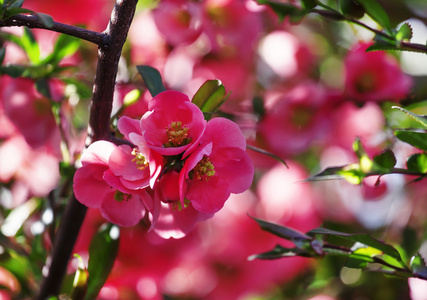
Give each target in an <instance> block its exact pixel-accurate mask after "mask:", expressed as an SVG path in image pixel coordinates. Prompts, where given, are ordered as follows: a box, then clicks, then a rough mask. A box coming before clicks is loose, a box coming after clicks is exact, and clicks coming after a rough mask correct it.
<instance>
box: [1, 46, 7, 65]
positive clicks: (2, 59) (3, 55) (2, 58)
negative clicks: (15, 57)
mask: <svg viewBox="0 0 427 300" xmlns="http://www.w3.org/2000/svg"><path fill="white" fill-rule="evenodd" d="M5 56H6V48H0V65H2V64H3V61H4V57H5Z"/></svg>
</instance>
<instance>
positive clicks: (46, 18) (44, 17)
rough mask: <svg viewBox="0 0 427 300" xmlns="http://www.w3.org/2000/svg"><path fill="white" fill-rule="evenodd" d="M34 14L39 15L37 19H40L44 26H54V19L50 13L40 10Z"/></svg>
mask: <svg viewBox="0 0 427 300" xmlns="http://www.w3.org/2000/svg"><path fill="white" fill-rule="evenodd" d="M34 15H35V16H36V17H37V19H39V20H40V22H42V23H43V25H44V26H46V27H47V28H52V26H53V24H54V21H53V18H52V17H51V16H50V15H48V14H44V13H39V12H35V13H34Z"/></svg>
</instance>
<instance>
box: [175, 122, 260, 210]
mask: <svg viewBox="0 0 427 300" xmlns="http://www.w3.org/2000/svg"><path fill="white" fill-rule="evenodd" d="M245 149H246V140H245V138H244V136H243V134H242V133H241V131H240V128H239V127H238V125H237V124H235V123H234V122H232V121H230V120H227V119H224V118H214V119H212V120H210V121H209V122H208V124H207V126H206V130H205V133H204V134H203V137H202V139H201V141H200V145H199V147H198V148H197V149H196V150H194V152H193V153H192V154H191V155H190V156H189V157H188V159H187V160H186V162H185V164H184V167H183V169H182V170H181V174H180V178H179V181H180V182H179V184H180V191H179V193H180V201H181V203H182V205H184V206H185V204H186V202H187V201H189V202H191V204H192V206H193V207H194V208H195V209H196V210H198V211H200V212H204V213H216V212H217V211H218V210H220V209H221V208H222V207H223V205H224V202H225V201H226V200H227V199H228V197H229V196H230V193H242V192H244V191H245V190H247V189H248V188H249V187H250V186H251V184H252V179H253V175H254V167H253V164H252V162H251V160H250V158H249V156H248V154H247V153H246V152H245Z"/></svg>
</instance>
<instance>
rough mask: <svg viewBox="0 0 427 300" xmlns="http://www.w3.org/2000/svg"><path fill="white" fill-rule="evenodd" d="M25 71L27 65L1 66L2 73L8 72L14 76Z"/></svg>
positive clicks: (7, 73)
mask: <svg viewBox="0 0 427 300" xmlns="http://www.w3.org/2000/svg"><path fill="white" fill-rule="evenodd" d="M25 71H26V67H25V66H19V65H9V66H0V75H2V74H6V75H9V76H10V77H13V78H17V77H21V76H22V74H23V73H24V72H25Z"/></svg>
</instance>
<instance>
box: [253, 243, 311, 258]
mask: <svg viewBox="0 0 427 300" xmlns="http://www.w3.org/2000/svg"><path fill="white" fill-rule="evenodd" d="M294 256H303V257H312V254H311V253H309V252H307V251H305V250H302V249H299V248H285V247H282V246H280V245H276V247H274V249H273V250H271V251H267V252H263V253H260V254H254V255H251V256H249V257H248V260H254V259H278V258H283V257H294Z"/></svg>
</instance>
